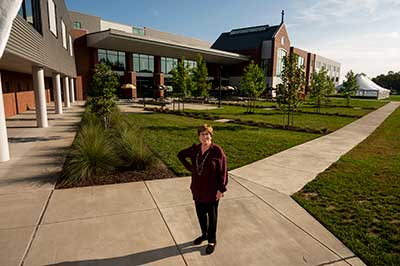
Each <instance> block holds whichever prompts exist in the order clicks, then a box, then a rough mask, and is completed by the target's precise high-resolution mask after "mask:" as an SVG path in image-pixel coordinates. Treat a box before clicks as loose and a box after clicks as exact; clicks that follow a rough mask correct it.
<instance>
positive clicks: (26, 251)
mask: <svg viewBox="0 0 400 266" xmlns="http://www.w3.org/2000/svg"><path fill="white" fill-rule="evenodd" d="M53 192H54V188H53V189H52V190H51V192H50V193H49V196H48V198H47V200H46V204H45V205H44V207H43V209H42V212H41V213H40V216H39V220H38V223H37V224H36V225H35V230H34V231H33V233H32V235H31V238H30V239H29V242H28V246H27V247H26V249H25V252H24V254H23V256H22V259H21V262H20V264H19V266H23V265H24V263H25V259H26V257H27V256H28V253H29V250H30V249H31V246H32V243H33V240H35V237H36V234H37V231H38V230H39V225H40V224H41V223H42V220H43V217H44V214H45V212H46V210H47V207H48V206H49V202H50V199H51V197H52V196H53Z"/></svg>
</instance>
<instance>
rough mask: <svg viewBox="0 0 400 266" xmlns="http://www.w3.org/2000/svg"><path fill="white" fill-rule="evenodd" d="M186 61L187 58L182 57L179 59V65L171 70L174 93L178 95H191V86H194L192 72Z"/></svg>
mask: <svg viewBox="0 0 400 266" xmlns="http://www.w3.org/2000/svg"><path fill="white" fill-rule="evenodd" d="M184 61H185V58H184V57H182V58H181V60H178V64H177V66H176V67H175V68H173V69H172V70H171V74H172V87H173V88H174V91H173V94H174V95H175V96H177V97H185V96H188V95H190V88H191V87H192V83H191V79H190V73H189V70H188V68H187V67H186V66H185V63H184Z"/></svg>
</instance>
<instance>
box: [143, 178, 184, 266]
mask: <svg viewBox="0 0 400 266" xmlns="http://www.w3.org/2000/svg"><path fill="white" fill-rule="evenodd" d="M143 183H144V185H145V186H146V188H147V191H148V192H149V194H150V196H151V198H152V199H153V202H154V204H155V205H156V207H157V210H158V212H159V213H160V216H161V219H162V220H163V222H164V224H165V226H166V227H167V230H168V232H169V234H170V235H171V238H172V241H174V243H175V246H176V249H177V250H178V252H179V254H181V257H182V259H183V262H184V263H185V265H186V266H189V264H188V263H187V261H186V259H185V256H183V253H182V251H181V249H180V248H179V246H178V243H177V242H176V240H175V238H174V235H173V234H172V232H171V229H170V228H169V226H168V223H167V221H166V220H165V218H164V216H163V214H162V212H161V210H160V208H159V207H158V204H157V202H156V200H155V199H154V197H153V194H152V193H151V191H150V189H149V187H148V186H147V183H146V181H143Z"/></svg>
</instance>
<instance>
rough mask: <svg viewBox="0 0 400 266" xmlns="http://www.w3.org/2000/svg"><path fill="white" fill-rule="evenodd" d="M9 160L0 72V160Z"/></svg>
mask: <svg viewBox="0 0 400 266" xmlns="http://www.w3.org/2000/svg"><path fill="white" fill-rule="evenodd" d="M8 160H10V151H9V150H8V138H7V126H6V114H5V112H4V102H3V89H2V87H1V73H0V162H5V161H8Z"/></svg>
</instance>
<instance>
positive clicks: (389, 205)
mask: <svg viewBox="0 0 400 266" xmlns="http://www.w3.org/2000/svg"><path fill="white" fill-rule="evenodd" d="M399 132H400V109H397V110H396V111H395V112H394V113H393V114H392V115H391V116H390V117H389V118H388V119H387V120H386V121H385V122H384V123H383V124H382V125H381V126H380V127H379V128H378V129H377V130H376V131H375V132H374V133H373V134H372V135H370V136H369V137H368V138H367V139H366V140H365V141H364V142H362V143H361V144H360V145H358V146H357V147H356V148H354V149H353V150H352V151H350V152H349V153H347V154H346V155H345V156H343V157H342V158H341V159H340V160H339V161H338V162H337V163H335V164H333V165H332V166H331V167H330V168H329V169H328V170H326V171H325V172H323V173H321V174H320V175H319V176H318V177H317V178H316V179H315V180H314V181H312V182H310V183H309V184H307V185H306V186H305V187H304V188H303V189H302V190H301V191H300V192H298V193H296V194H295V195H294V196H293V198H294V199H295V200H296V201H298V202H299V203H300V204H301V205H302V206H303V207H304V208H306V209H307V210H308V211H309V212H310V213H311V214H312V215H313V216H315V217H316V218H317V219H318V220H319V221H321V223H322V224H324V225H325V226H326V227H327V228H328V229H329V230H330V231H331V232H333V233H334V234H335V235H336V236H337V237H338V238H339V239H341V240H342V241H343V243H344V244H345V245H346V246H347V247H349V248H350V249H351V250H352V251H353V252H354V253H355V254H356V255H358V256H359V257H360V258H361V259H362V260H363V261H365V262H366V263H367V264H368V265H382V266H383V265H385V266H389V265H393V266H394V265H400V138H399Z"/></svg>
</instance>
